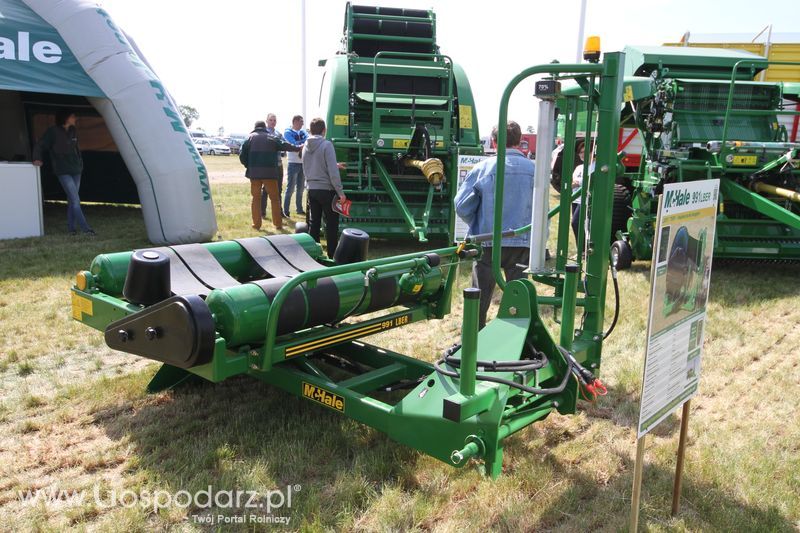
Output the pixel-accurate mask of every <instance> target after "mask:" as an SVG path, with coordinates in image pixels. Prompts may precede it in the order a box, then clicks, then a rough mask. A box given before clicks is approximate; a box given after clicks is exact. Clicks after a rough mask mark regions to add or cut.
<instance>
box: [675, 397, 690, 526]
mask: <svg viewBox="0 0 800 533" xmlns="http://www.w3.org/2000/svg"><path fill="white" fill-rule="evenodd" d="M691 402H692V400H686V403H684V404H683V413H682V414H681V436H680V440H679V441H678V464H677V465H676V466H675V485H674V486H673V488H672V516H675V515H677V514H678V510H679V509H680V507H681V481H682V480H683V456H684V454H685V453H686V433H687V431H688V429H689V404H690V403H691Z"/></svg>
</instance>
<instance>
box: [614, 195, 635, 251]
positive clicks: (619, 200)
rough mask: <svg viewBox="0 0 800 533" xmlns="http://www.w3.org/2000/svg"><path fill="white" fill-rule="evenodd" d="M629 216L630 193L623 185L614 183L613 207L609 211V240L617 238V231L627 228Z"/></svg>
mask: <svg viewBox="0 0 800 533" xmlns="http://www.w3.org/2000/svg"><path fill="white" fill-rule="evenodd" d="M630 216H631V193H630V191H628V189H627V188H625V186H624V185H621V184H619V183H616V184H614V207H613V209H612V211H611V242H612V243H613V242H614V241H616V240H617V232H618V231H621V232H623V233H624V232H625V231H627V229H628V218H630Z"/></svg>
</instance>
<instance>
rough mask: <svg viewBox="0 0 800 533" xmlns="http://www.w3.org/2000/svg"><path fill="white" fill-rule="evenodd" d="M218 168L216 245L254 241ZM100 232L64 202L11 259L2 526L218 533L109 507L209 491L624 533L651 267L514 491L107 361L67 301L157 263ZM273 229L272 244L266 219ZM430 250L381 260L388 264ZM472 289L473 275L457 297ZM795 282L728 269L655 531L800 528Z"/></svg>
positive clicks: (245, 385) (413, 335)
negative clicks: (63, 496)
mask: <svg viewBox="0 0 800 533" xmlns="http://www.w3.org/2000/svg"><path fill="white" fill-rule="evenodd" d="M206 161H207V164H208V166H209V171H210V173H211V176H212V189H213V195H214V205H215V209H216V212H217V218H218V222H219V238H224V239H230V238H237V237H246V236H251V235H255V234H256V232H255V231H253V230H251V229H250V227H249V207H248V202H249V199H248V196H247V194H248V190H247V183H246V182H245V181H244V179H242V180H241V182H239V181H237V179H236V175H237V172H240V167H239V168H238V169H237V167H236V165H237V164H238V163H236V161H235V158H234V157H231V158H224V157H219V158H206ZM240 175H241V174H239V176H240ZM216 176H223V177H227V179H216V180H215V179H214V178H215V177H216ZM86 214H87V217H88V219H89V220H90V222H91V223H92V224H93V226H94V227H95V228H96V230H97V231H98V237H96V238H84V237H80V236H78V237H70V236H68V235H67V233H66V229H65V227H64V226H65V224H64V218H65V207H64V205H63V204H54V205H49V204H48V205H47V206H46V209H45V228H46V231H47V235H46V236H45V237H43V238H40V239H24V240H14V241H0V507H1V508H2V510H3V515H2V516H3V520H2V521H0V530H2V531H31V530H34V531H35V530H42V531H61V530H64V529H68V528H69V529H78V530H100V531H166V530H178V531H195V530H209V529H214V528H215V527H218V526H208V525H203V524H199V523H196V522H195V521H194V519H192V518H191V517H192V516H193V515H203V514H204V513H205V514H207V511H205V510H204V509H198V508H193V507H190V508H183V507H179V506H172V507H170V508H165V509H160V510H158V511H154V510H153V508H152V507H148V508H143V507H142V506H140V505H138V504H137V505H132V506H129V507H125V506H124V505H121V504H120V505H116V506H114V505H110V495H111V494H112V493H115V494H119V493H120V491H123V490H128V491H134V492H135V493H137V494H138V493H146V492H149V493H150V494H152V493H154V492H155V491H169V492H170V493H176V492H177V491H180V490H188V491H190V492H195V491H197V490H205V489H206V488H207V487H208V486H209V485H210V486H211V487H212V488H213V490H215V491H226V490H227V491H230V490H254V491H259V492H260V493H262V494H263V493H265V492H266V491H268V490H270V489H276V488H285V487H287V486H294V485H299V487H298V488H299V491H296V492H295V493H294V494H293V499H292V505H291V507H290V508H283V509H281V510H280V511H276V514H278V515H284V516H287V517H289V519H290V523H289V525H288V526H274V525H273V526H270V525H252V524H251V525H238V526H231V527H230V529H234V530H254V529H255V530H260V529H271V528H284V529H287V530H307V531H317V530H345V531H350V530H359V531H376V530H393V531H407V530H435V531H465V530H468V529H469V530H484V531H485V530H492V531H595V530H602V531H623V530H626V529H627V523H628V522H627V521H628V512H629V509H630V496H631V480H632V471H633V458H634V455H635V437H634V427H635V424H636V418H637V416H638V405H639V404H638V394H639V392H638V391H639V388H640V381H641V373H642V360H643V354H644V343H645V327H646V308H647V292H648V276H649V265H648V264H644V263H637V264H635V265H634V268H632V269H631V270H629V271H625V272H623V273H621V274H620V283H621V290H622V295H621V301H622V312H621V316H620V321H619V324H618V325H617V328H616V330H615V332H614V333H613V334H612V336H611V337H610V338H609V339H608V341H607V343H606V345H605V348H604V361H603V367H602V370H601V375H602V378H603V379H604V381H605V382H606V384H607V385H608V387H609V394H608V396H606V397H603V398H601V399H600V400H599V401H598V402H597V403H596V404H593V405H592V404H587V403H583V404H582V405H581V406H580V412H579V414H577V415H575V416H570V417H563V416H559V415H553V416H551V417H550V418H548V419H547V420H545V421H544V422H541V423H538V424H536V425H534V426H531V427H530V428H528V429H526V430H524V431H522V432H520V433H518V434H516V435H514V436H513V437H512V438H511V439H510V441H509V442H508V445H507V448H506V455H505V463H504V468H503V470H504V474H503V476H502V477H501V478H499V479H498V480H496V481H492V480H489V479H486V478H483V477H481V475H480V474H479V473H478V472H477V470H476V468H474V467H467V468H464V469H460V470H458V469H454V468H452V467H450V466H448V465H445V464H443V463H440V462H438V461H436V460H434V459H431V458H429V457H426V456H423V455H421V454H419V453H417V452H415V451H413V450H411V449H408V448H406V447H404V446H401V445H398V444H395V443H394V442H392V441H390V440H389V439H388V438H386V437H385V436H384V435H382V434H381V433H378V432H376V431H373V430H372V429H370V428H368V427H365V426H362V425H360V424H357V423H354V422H352V421H350V420H348V419H346V418H344V417H341V416H338V415H336V414H334V413H332V412H331V411H330V410H326V409H324V408H321V407H318V406H315V405H313V404H311V403H310V402H306V401H304V400H301V399H298V398H295V397H292V396H289V395H287V394H285V393H283V392H280V391H278V390H275V389H271V388H270V387H268V386H267V385H264V384H261V383H259V382H257V381H254V380H251V379H246V378H242V379H231V380H229V381H227V382H224V383H222V384H219V385H216V386H212V385H208V386H197V387H189V388H184V389H180V390H176V391H172V392H166V393H159V394H155V395H148V394H146V392H145V386H146V384H147V382H148V380H149V379H150V377H151V376H152V375H153V373H154V372H155V370H156V369H157V367H158V364H157V363H154V362H150V361H148V360H146V359H142V358H139V357H135V356H132V355H126V354H119V353H114V352H112V351H110V350H109V349H108V348H106V347H105V345H104V343H103V340H102V334H101V333H100V332H97V331H95V330H92V329H89V328H87V327H84V326H82V325H80V324H79V323H77V322H74V321H73V320H72V319H71V318H70V315H71V314H70V298H69V288H70V286H71V284H72V281H73V277H74V274H75V272H77V271H78V270H81V269H85V268H86V267H88V265H89V263H90V262H91V260H92V258H93V257H94V256H95V255H97V254H99V253H103V252H111V251H121V250H129V249H132V248H136V247H141V246H146V245H147V242H146V237H145V232H144V225H143V222H142V219H141V213H140V211H139V210H138V209H134V208H123V207H112V206H100V205H90V206H87V207H86ZM265 229H266V230H267V231H271V229H272V227H271V225H270V224H269V222H268V221H267V222H265ZM552 232H553V234H554V233H555V228H553V230H552ZM434 244H436V243H434ZM414 248H415V246H414V244H413V243H410V242H408V243H402V244H397V243H393V244H392V243H382V242H375V243H373V244H372V245H371V251H372V253H373V255H390V254H395V253H398V252H405V251H409V250H412V249H414ZM468 271H469V266H468V265H463V266H462V267H461V273H460V276H459V280H458V284H459V286H458V287H457V289H458V290H457V291H456V294H460V289H461V288H463V287H465V286H467V284H468V282H469V278H468ZM799 272H800V267H798V266H795V265H734V266H730V265H725V266H715V271H714V273H713V275H712V283H711V296H710V304H709V322H708V326H707V327H708V330H707V336H706V346H705V352H704V361H703V371H702V379H701V388H700V392H699V394H698V396H697V397H696V398H695V400H694V401H693V402H692V415H691V425H690V430H689V447H688V450H687V456H686V469H685V477H684V490H683V507H682V510H681V513H680V515H679V516H678V517H676V518H671V517H670V514H669V509H670V498H671V488H672V475H673V470H674V462H675V451H676V447H677V440H678V439H677V433H678V426H679V420H678V419H677V418H676V417H672V418H670V419H668V420H667V421H666V422H664V423H663V424H662V425H661V426H659V427H658V428H657V429H656V430H655V432H654V433H653V434H651V435H650V436H649V437H648V447H647V452H646V465H645V471H644V483H643V495H642V498H643V499H642V511H641V518H640V523H641V524H642V525H643V527H644V528H645V529H646V530H648V531H796V530H797V529H800V496H799V495H800V410H799V409H798V408H797V397H798V396H800V350H799V349H798V347H800V284H798V273H799ZM608 307H609V311H610V310H611V308H612V307H613V301H609V302H608ZM460 309H461V303H460V302H459V301H457V300H456V301H455V302H454V313H453V314H452V315H450V316H449V317H447V318H446V319H444V320H442V321H438V322H429V323H422V324H414V325H411V326H409V327H406V328H402V329H399V330H394V331H390V332H387V333H384V334H382V335H381V336H376V337H372V338H370V342H372V343H374V344H378V345H383V346H386V347H388V348H391V349H393V350H395V351H398V352H401V353H407V354H410V355H413V356H415V357H418V358H421V359H425V360H432V359H434V358H435V357H437V356H438V354H439V353H440V352H441V350H442V349H443V348H445V347H447V346H449V345H450V344H452V342H454V341H455V340H457V338H458V335H459V330H460ZM545 312H546V313H547V311H545ZM37 489H53V490H54V491H55V492H58V491H60V490H64V491H85V494H87V496H86V498H85V500H84V501H83V502H79V501H77V500H70V501H62V502H47V503H45V502H44V501H42V500H40V501H38V502H36V503H30V502H22V501H20V497H19V494H20V493H21V492H22V493H24V492H26V491H35V490H37ZM95 490H96V491H97V492H98V494H99V496H100V497H99V500H100V501H99V502H98V501H95V500H96V499H95V498H94V495H93V491H95ZM229 514H231V513H230V512H229Z"/></svg>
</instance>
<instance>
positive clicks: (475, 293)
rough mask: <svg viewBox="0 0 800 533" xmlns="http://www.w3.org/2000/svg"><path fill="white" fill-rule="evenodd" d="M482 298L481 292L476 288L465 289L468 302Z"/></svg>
mask: <svg viewBox="0 0 800 533" xmlns="http://www.w3.org/2000/svg"><path fill="white" fill-rule="evenodd" d="M480 297H481V290H480V289H477V288H475V287H468V288H466V289H464V298H465V299H467V300H477V299H479V298H480Z"/></svg>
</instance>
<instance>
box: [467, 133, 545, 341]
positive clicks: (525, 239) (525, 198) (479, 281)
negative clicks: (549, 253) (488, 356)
mask: <svg viewBox="0 0 800 533" xmlns="http://www.w3.org/2000/svg"><path fill="white" fill-rule="evenodd" d="M506 134H507V135H506V147H507V150H506V165H505V180H504V185H505V187H504V191H503V228H502V230H503V231H505V230H510V229H517V228H521V227H522V226H526V225H528V224H530V221H531V209H532V205H533V173H534V168H535V167H534V163H533V161H531V160H530V159H528V158H527V157H525V156H524V155H523V154H522V151H521V150H520V147H519V144H520V141H521V140H522V130H521V129H520V127H519V124H517V123H516V122H514V121H509V122H508V125H507V127H506ZM492 138H493V140H494V141H495V143H496V142H497V127H495V128H494V130H493V131H492ZM496 175H497V157H496V156H495V157H490V158H488V159H486V160H484V161H481V162H480V163H478V164H477V165H475V166H474V167H473V168H472V170H471V171H470V172H469V174H467V176H466V177H465V178H464V183H462V184H461V187H460V188H459V189H458V192H457V193H456V197H455V208H456V214H457V215H458V216H459V217H460V218H461V219H462V220H464V222H466V223H467V224H468V225H469V232H468V233H469V235H479V234H482V233H491V232H492V228H493V225H494V185H495V176H496ZM536 229H537V228H533V230H536ZM483 246H484V248H483V254H482V256H481V258H480V259H479V260H478V261H476V262H475V264H474V266H473V268H472V286H473V287H477V288H479V289H480V290H481V307H480V318H479V322H480V327H481V328H483V327H484V326H485V325H486V313H487V312H488V311H489V305H490V304H491V302H492V293H493V292H494V286H495V281H494V275H493V274H492V248H491V246H492V243H491V242H485V243H483ZM501 246H502V247H503V249H502V252H501V256H500V266H501V267H502V268H503V271H504V272H505V275H506V280H507V281H511V280H515V279H520V278H522V277H524V275H525V274H524V271H525V268H526V267H527V264H528V258H529V256H530V250H529V247H530V233H525V234H523V235H520V236H518V237H506V238H504V239H503V241H502V243H501Z"/></svg>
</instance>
